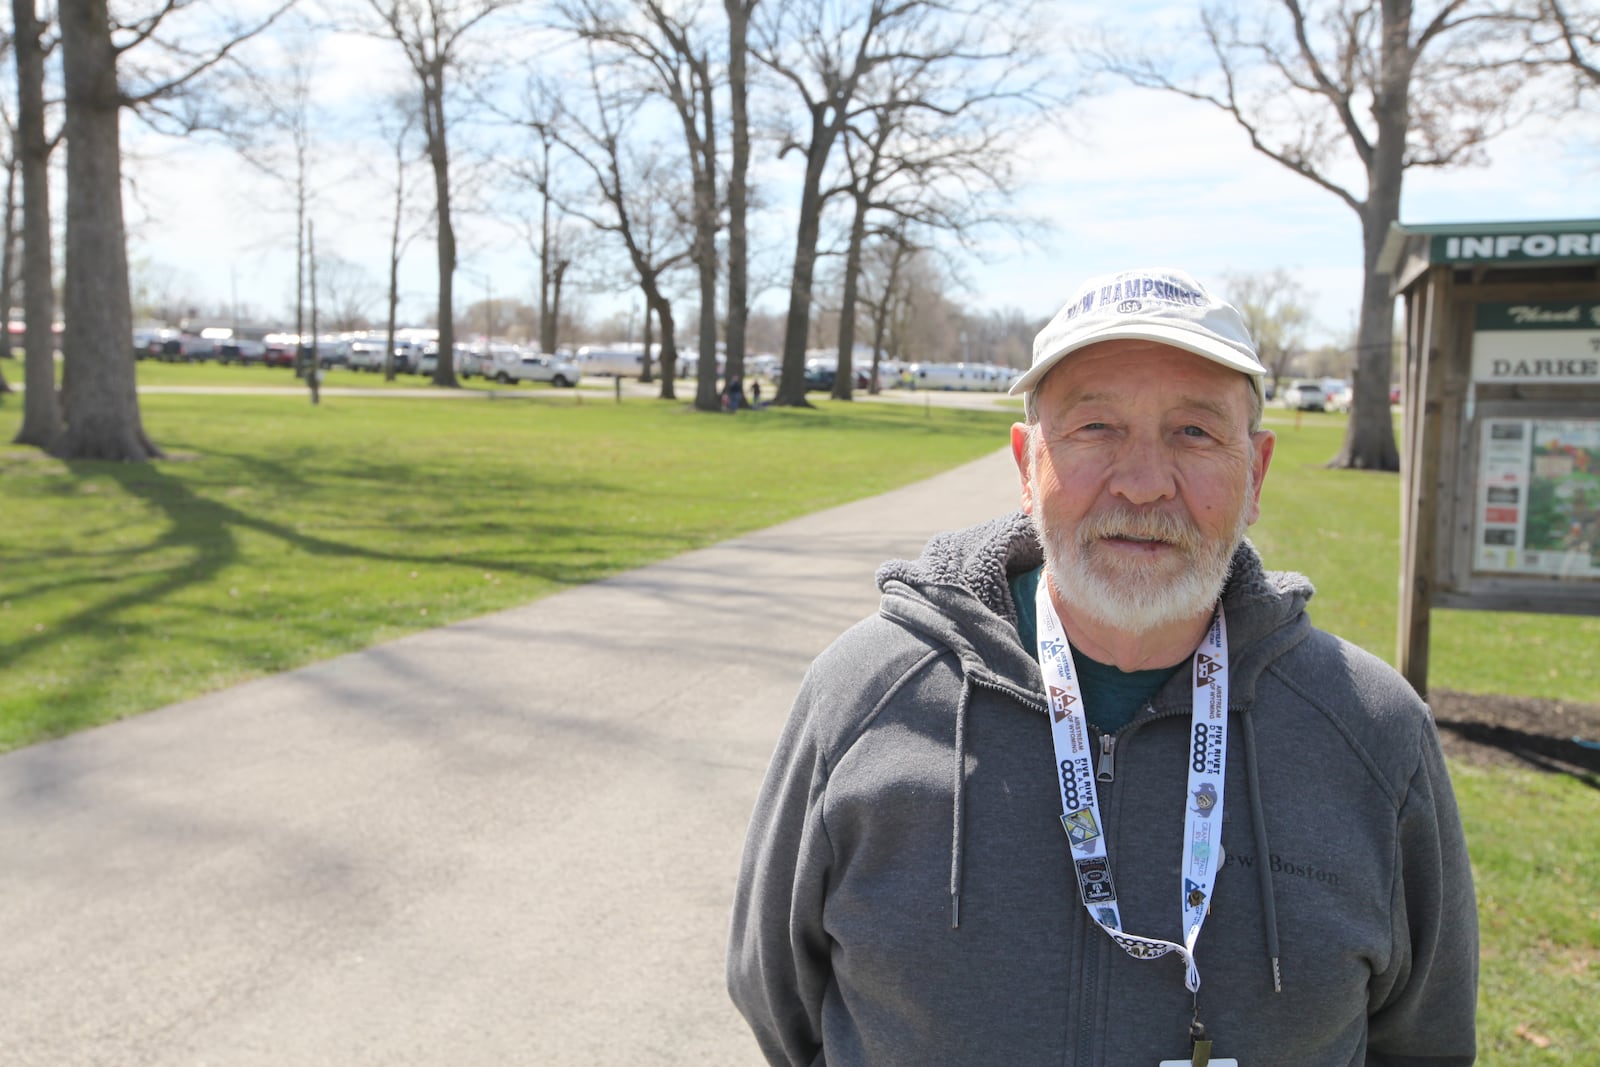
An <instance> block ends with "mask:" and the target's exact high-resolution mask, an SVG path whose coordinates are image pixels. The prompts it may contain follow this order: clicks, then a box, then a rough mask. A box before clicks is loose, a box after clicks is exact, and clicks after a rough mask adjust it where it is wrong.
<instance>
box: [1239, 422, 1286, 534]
mask: <svg viewBox="0 0 1600 1067" xmlns="http://www.w3.org/2000/svg"><path fill="white" fill-rule="evenodd" d="M1277 444H1278V435H1277V434H1275V433H1273V432H1272V431H1271V430H1257V431H1256V432H1255V433H1253V434H1251V435H1250V469H1251V474H1252V475H1253V476H1254V479H1253V480H1254V488H1253V492H1252V493H1251V494H1250V500H1249V501H1248V502H1247V504H1246V506H1247V507H1248V508H1249V509H1250V510H1249V522H1250V524H1251V525H1254V524H1255V522H1256V520H1257V519H1259V518H1261V483H1262V482H1265V481H1266V480H1267V468H1268V467H1270V466H1272V451H1273V449H1274V448H1276V447H1277Z"/></svg>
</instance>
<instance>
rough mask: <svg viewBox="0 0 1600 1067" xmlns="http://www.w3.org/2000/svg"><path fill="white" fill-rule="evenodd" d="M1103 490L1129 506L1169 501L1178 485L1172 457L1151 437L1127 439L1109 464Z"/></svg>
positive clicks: (1174, 494)
mask: <svg viewBox="0 0 1600 1067" xmlns="http://www.w3.org/2000/svg"><path fill="white" fill-rule="evenodd" d="M1107 488H1108V489H1109V490H1110V491H1111V492H1112V493H1113V494H1114V495H1116V496H1119V497H1121V498H1122V499H1123V500H1126V501H1127V502H1128V503H1130V504H1137V505H1143V504H1154V503H1157V502H1159V501H1162V500H1171V499H1172V498H1173V497H1175V496H1176V495H1177V492H1178V485H1177V481H1176V479H1175V478H1174V474H1173V465H1172V457H1171V456H1170V455H1168V453H1167V449H1165V448H1164V447H1162V445H1161V442H1160V441H1159V440H1158V439H1157V438H1156V435H1153V434H1138V435H1134V436H1131V437H1129V438H1128V439H1127V440H1126V441H1124V442H1123V445H1122V447H1121V448H1119V449H1118V450H1117V454H1116V457H1115V458H1114V459H1113V461H1112V465H1111V473H1110V478H1109V479H1108V485H1107Z"/></svg>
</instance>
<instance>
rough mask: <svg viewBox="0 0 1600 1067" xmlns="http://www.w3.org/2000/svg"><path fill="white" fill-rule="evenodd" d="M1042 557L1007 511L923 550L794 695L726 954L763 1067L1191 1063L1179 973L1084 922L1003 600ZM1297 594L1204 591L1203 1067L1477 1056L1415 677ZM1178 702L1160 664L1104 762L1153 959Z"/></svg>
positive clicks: (1114, 835) (1446, 808)
mask: <svg viewBox="0 0 1600 1067" xmlns="http://www.w3.org/2000/svg"><path fill="white" fill-rule="evenodd" d="M1040 561H1041V553H1040V550H1039V545H1038V542H1037V539H1036V538H1035V536H1034V534H1033V532H1032V528H1031V526H1030V524H1029V521H1028V519H1027V517H1026V516H1024V515H1022V514H1020V513H1018V514H1015V515H1012V516H1009V517H1007V518H1004V519H998V520H995V521H993V522H990V523H988V524H985V525H983V526H979V527H976V528H973V529H969V530H965V531H960V532H956V533H951V534H945V535H941V536H940V537H937V538H935V539H934V540H933V541H931V542H930V543H929V544H928V547H927V549H926V551H925V552H924V554H923V556H922V558H921V559H919V560H917V561H915V562H909V561H903V560H902V561H895V562H891V563H888V564H885V565H884V566H883V567H882V568H881V569H880V570H879V572H878V585H879V587H880V588H881V590H882V593H883V599H882V605H881V607H880V609H879V612H878V614H877V615H876V616H874V617H872V618H869V619H866V620H864V621H862V622H861V623H859V624H857V625H856V626H855V627H853V628H851V629H850V630H849V631H848V632H846V633H845V634H844V635H843V636H841V637H840V638H839V639H838V640H837V641H836V642H835V643H834V644H833V645H832V646H831V647H830V648H829V649H828V650H827V651H825V652H824V653H823V654H822V655H821V656H820V657H818V659H817V660H816V662H815V663H814V664H813V665H812V667H811V669H810V671H809V672H808V673H807V675H806V678H805V681H804V683H803V685H802V687H801V691H800V694H799V697H798V699H797V701H796V703H795V707H794V710H793V713H792V715H791V717H790V719H789V722H788V725H787V727H786V728H785V730H784V733H783V736H782V738H781V740H780V741H779V743H778V747H777V751H776V753H775V754H774V756H773V759H772V764H771V766H770V768H769V769H768V772H767V777H766V781H765V784H764V785H763V787H762V790H761V795H760V798H759V800H758V802H757V805H756V809H755V814H754V817H753V818H752V820H751V824H750V828H749V833H748V837H747V839H746V843H745V851H744V859H743V864H742V867H741V870H740V876H739V884H738V888H737V892H736V896H735V901H734V910H733V920H732V938H731V943H730V947H729V954H728V985H729V989H730V991H731V993H732V995H733V999H734V1001H735V1003H736V1004H737V1005H738V1007H739V1010H740V1011H741V1012H743V1013H744V1016H745V1018H746V1019H747V1020H748V1021H749V1023H750V1026H751V1027H752V1028H753V1030H754V1031H755V1035H756V1039H757V1041H758V1042H759V1043H760V1045H761V1048H762V1050H763V1052H764V1053H765V1054H766V1056H767V1058H768V1060H769V1061H771V1062H772V1063H774V1064H796V1065H799V1064H813V1065H814V1064H831V1065H834V1067H847V1065H857V1064H859V1065H871V1067H891V1065H895V1064H906V1065H917V1067H928V1065H933V1064H1005V1065H1018V1064H1020V1065H1031V1064H1049V1065H1061V1067H1088V1065H1096V1067H1155V1065H1156V1064H1157V1063H1158V1062H1160V1061H1161V1060H1164V1059H1180V1058H1185V1057H1187V1056H1188V1055H1189V1049H1190V1044H1189V1024H1190V1021H1191V1018H1192V1017H1193V1014H1194V1007H1195V1004H1194V998H1193V997H1191V995H1190V994H1189V992H1188V991H1187V990H1186V989H1185V988H1184V980H1183V979H1184V972H1183V964H1182V962H1181V961H1180V959H1179V957H1178V956H1177V955H1176V954H1172V955H1168V956H1166V957H1163V958H1161V959H1155V960H1138V959H1134V958H1132V957H1130V956H1128V955H1127V954H1126V953H1124V952H1123V951H1122V950H1121V949H1120V948H1119V947H1117V946H1116V945H1114V944H1113V943H1112V942H1111V940H1110V938H1109V937H1107V936H1106V934H1105V933H1104V932H1103V931H1102V930H1101V929H1100V928H1099V927H1097V926H1095V925H1094V924H1093V923H1092V922H1090V920H1089V918H1088V916H1087V914H1086V913H1085V911H1084V908H1083V906H1082V904H1081V903H1080V901H1079V895H1078V886H1077V880H1076V877H1075V875H1074V873H1073V868H1072V861H1071V856H1070V848H1069V843H1068V840H1067V838H1066V835H1065V834H1064V833H1063V831H1062V825H1061V807H1060V788H1059V783H1058V780H1057V771H1056V767H1055V757H1054V755H1053V750H1052V747H1051V735H1050V727H1049V721H1048V715H1047V714H1046V704H1045V699H1044V694H1043V682H1042V678H1041V675H1040V670H1039V665H1038V663H1037V661H1036V660H1035V658H1034V655H1033V654H1032V653H1031V651H1030V650H1029V649H1026V648H1024V647H1023V645H1022V642H1021V640H1020V639H1019V637H1018V635H1017V628H1016V610H1015V606H1014V605H1013V603H1012V600H1011V594H1010V591H1009V589H1008V587H1007V576H1008V574H1015V573H1018V572H1021V571H1023V570H1027V569H1031V568H1033V567H1037V566H1038V565H1039V564H1040ZM1311 593H1312V590H1311V586H1310V583H1309V582H1307V581H1306V580H1305V579H1304V578H1303V577H1301V576H1299V575H1294V574H1280V573H1268V572H1266V571H1264V570H1263V569H1262V566H1261V561H1260V558H1259V557H1258V556H1257V554H1256V552H1255V550H1254V549H1253V548H1252V547H1251V546H1249V545H1248V544H1245V545H1243V546H1241V547H1240V549H1239V550H1238V552H1237V554H1236V555H1235V557H1234V561H1233V573H1232V576H1231V577H1230V578H1229V580H1228V584H1227V587H1226V589H1225V591H1224V594H1223V606H1224V608H1225V610H1226V615H1227V623H1228V636H1229V660H1230V664H1231V673H1232V677H1231V699H1230V713H1231V716H1232V718H1231V730H1230V734H1229V752H1228V756H1229V759H1228V766H1227V779H1226V782H1227V796H1228V797H1229V801H1230V802H1229V803H1228V804H1227V805H1226V808H1225V814H1224V820H1225V822H1224V826H1223V833H1222V842H1223V847H1224V850H1225V854H1226V857H1225V861H1224V863H1223V866H1222V869H1221V870H1220V872H1219V874H1218V877H1217V882H1216V886H1215V890H1214V893H1213V897H1212V899H1213V905H1212V909H1211V914H1210V917H1209V918H1208V920H1207V922H1206V924H1205V927H1204V930H1203V933H1202V934H1201V936H1200V940H1199V943H1198V945H1197V947H1196V959H1197V961H1198V965H1199V969H1200V975H1201V988H1200V992H1199V1009H1200V1015H1201V1018H1202V1020H1203V1021H1204V1022H1205V1024H1206V1027H1207V1031H1208V1035H1209V1036H1210V1037H1211V1038H1212V1039H1213V1040H1214V1042H1215V1047H1214V1051H1213V1055H1214V1056H1217V1057H1231V1058H1234V1059H1237V1060H1238V1062H1239V1064H1240V1065H1241V1067H1266V1065H1287V1067H1346V1065H1349V1067H1360V1065H1363V1064H1365V1065H1400V1064H1407V1065H1438V1067H1443V1065H1446V1064H1450V1065H1455V1064H1469V1063H1471V1062H1472V1060H1473V1056H1474V1047H1475V1039H1474V1023H1473V1012H1474V1005H1475V1001H1476V989H1477V959H1478V944H1477V915H1476V908H1475V903H1474V897H1473V890H1472V874H1471V870H1470V868H1469V866H1468V862H1467V852H1466V846H1465V842H1464V840H1463V837H1462V831H1461V823H1460V820H1459V817H1458V815H1457V811H1456V805H1455V799H1454V796H1453V794H1452V793H1451V789H1450V782H1449V778H1448V776H1447V774H1446V770H1445V764H1444V759H1443V756H1442V755H1441V753H1440V750H1439V743H1438V736H1437V734H1436V732H1435V729H1434V726H1433V722H1432V719H1431V717H1430V716H1429V713H1428V709H1427V707H1426V706H1425V705H1424V704H1423V703H1422V702H1421V701H1420V700H1418V699H1417V697H1416V695H1415V693H1414V692H1413V691H1412V690H1411V689H1410V687H1409V686H1408V685H1407V684H1406V682H1405V681H1404V679H1402V678H1401V677H1400V676H1399V675H1397V674H1396V673H1395V672H1394V671H1393V670H1391V669H1390V668H1389V667H1388V666H1386V665H1385V664H1384V663H1382V662H1381V661H1380V660H1378V659H1376V658H1375V657H1373V656H1371V655H1369V654H1367V653H1365V652H1363V651H1361V650H1360V649H1358V648H1355V647H1354V646H1352V645H1350V644H1348V643H1346V642H1344V641H1342V640H1340V639H1338V638H1335V637H1333V636H1331V635H1329V634H1326V633H1324V632H1322V631H1319V630H1317V629H1315V628H1314V627H1312V625H1311V623H1310V620H1309V619H1308V618H1307V616H1306V610H1305V604H1306V601H1307V599H1309V598H1310V596H1311ZM1189 706H1190V680H1189V672H1188V671H1178V672H1177V673H1176V675H1175V676H1174V677H1173V678H1172V679H1171V680H1170V681H1169V682H1168V684H1166V685H1165V686H1164V687H1163V688H1162V689H1161V691H1160V692H1159V693H1157V695H1156V697H1155V698H1154V699H1153V700H1152V701H1151V702H1150V703H1149V704H1148V705H1147V706H1146V707H1145V708H1144V709H1143V710H1142V711H1141V712H1140V713H1139V714H1138V715H1137V716H1136V717H1135V718H1134V720H1133V721H1132V722H1130V723H1129V724H1128V725H1127V726H1125V727H1123V728H1122V729H1121V730H1119V731H1117V733H1116V734H1115V735H1114V741H1113V744H1112V751H1111V755H1110V756H1109V758H1102V760H1101V767H1100V771H1101V773H1100V779H1101V780H1100V782H1099V787H1100V810H1101V815H1102V818H1103V820H1104V823H1105V827H1104V829H1105V833H1106V835H1107V847H1108V850H1109V854H1110V859H1111V869H1112V873H1113V877H1114V878H1115V880H1116V885H1117V894H1118V899H1119V903H1120V904H1121V908H1122V916H1123V921H1124V923H1125V924H1126V928H1127V929H1129V930H1130V931H1132V932H1135V933H1139V934H1143V935H1145V936H1149V937H1158V938H1162V939H1165V940H1169V941H1181V940H1182V937H1181V933H1180V915H1179V888H1178V887H1179V860H1180V856H1181V854H1182V852H1181V848H1180V840H1181V838H1182V836H1183V823H1184V809H1185V805H1186V803H1187V797H1186V795H1185V789H1186V767H1187V763H1188V758H1189V749H1190V744H1189V733H1190V719H1189ZM1108 775H1109V778H1108V777H1107V776H1108ZM1275 986H1277V987H1280V988H1275Z"/></svg>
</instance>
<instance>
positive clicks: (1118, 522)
mask: <svg viewBox="0 0 1600 1067" xmlns="http://www.w3.org/2000/svg"><path fill="white" fill-rule="evenodd" d="M1109 537H1121V538H1129V539H1133V540H1140V541H1161V542H1163V543H1165V544H1169V545H1174V546H1176V547H1178V548H1182V549H1187V550H1189V551H1195V550H1196V549H1198V548H1199V546H1200V542H1201V540H1202V538H1201V535H1200V529H1199V527H1197V526H1196V525H1195V523H1194V521H1193V520H1191V519H1189V518H1187V517H1186V516H1183V515H1175V514H1173V513H1171V512H1167V511H1121V510H1118V511H1106V512H1100V513H1098V514H1094V515H1087V516H1085V517H1084V518H1083V520H1082V521H1081V522H1079V523H1078V529H1077V538H1078V543H1079V544H1081V545H1085V546H1088V545H1092V544H1093V543H1094V542H1096V541H1102V540H1105V539H1106V538H1109Z"/></svg>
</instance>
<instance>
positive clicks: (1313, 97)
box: [1099, 0, 1527, 470]
mask: <svg viewBox="0 0 1600 1067" xmlns="http://www.w3.org/2000/svg"><path fill="white" fill-rule="evenodd" d="M1273 9H1275V10H1276V11H1277V16H1276V17H1274V16H1273V15H1272V14H1271V13H1270V12H1269V13H1267V14H1264V15H1263V17H1262V19H1261V21H1260V23H1259V25H1248V26H1247V25H1246V24H1245V22H1244V20H1243V18H1242V17H1241V16H1240V15H1239V14H1238V13H1237V12H1236V11H1233V10H1223V9H1210V10H1207V11H1206V12H1205V13H1204V15H1203V17H1202V27H1203V31H1204V39H1205V41H1206V43H1207V45H1208V46H1209V51H1210V64H1211V65H1212V66H1213V67H1214V71H1215V73H1214V74H1213V75H1212V76H1210V77H1206V76H1202V77H1198V78H1186V77H1179V76H1177V75H1174V74H1173V73H1171V71H1172V64H1170V63H1169V62H1167V61H1165V60H1162V59H1154V58H1151V57H1149V56H1148V55H1142V56H1140V55H1135V56H1132V57H1128V56H1123V55H1117V54H1115V53H1114V52H1113V51H1112V50H1109V49H1107V50H1103V51H1102V53H1101V54H1100V56H1099V59H1100V62H1101V63H1102V64H1103V65H1104V66H1105V67H1106V69H1108V70H1111V71H1114V72H1115V73H1117V74H1120V75H1122V76H1123V77H1125V78H1127V79H1128V80H1129V81H1131V82H1132V83H1133V84H1135V85H1140V86H1146V87H1151V88H1157V89H1163V90H1166V91H1169V92H1174V93H1178V94H1180V95H1182V96H1186V97H1188V98H1190V99H1193V100H1198V101H1202V102H1204V103H1207V104H1210V105H1212V106H1214V107H1217V108H1219V109H1221V110H1222V111H1224V112H1225V113H1227V114H1228V115H1229V116H1231V117H1232V118H1233V120H1234V121H1235V122H1236V123H1237V124H1238V125H1239V127H1240V128H1241V129H1242V130H1244V132H1245V134H1246V135H1247V136H1248V138H1249V141H1250V144H1251V146H1252V147H1253V148H1255V149H1256V151H1258V152H1260V153H1262V154H1263V155H1265V156H1267V157H1268V158H1269V159H1272V160H1274V161H1276V162H1277V163H1279V164H1281V165H1283V166H1284V167H1286V168H1288V169H1289V170H1290V171H1292V172H1293V173H1295V174H1298V175H1300V176H1301V177H1303V178H1305V179H1307V180H1308V181H1311V182H1313V183H1315V184H1316V185H1318V186H1319V187H1321V188H1323V189H1325V190H1327V191H1328V192H1330V193H1332V194H1333V195H1334V196H1336V197H1338V198H1339V200H1340V201H1342V202H1343V203H1344V204H1345V205H1346V206H1347V207H1349V208H1350V209H1351V210H1352V211H1354V212H1355V213H1356V215H1357V217H1358V218H1359V219H1360V221H1361V237H1362V259H1363V266H1364V276H1363V283H1362V294H1361V311H1360V319H1359V326H1358V342H1357V345H1358V355H1357V359H1358V370H1357V374H1356V381H1355V388H1354V403H1353V406H1352V409H1351V416H1350V422H1349V425H1348V427H1347V429H1346V433H1345V439H1344V445H1343V447H1342V448H1341V449H1340V452H1339V454H1338V456H1336V457H1335V458H1334V459H1333V461H1332V463H1331V465H1332V466H1339V467H1357V468H1370V469H1378V470H1395V469H1397V468H1398V466H1399V452H1398V450H1397V449H1396V447H1395V439H1394V426H1393V421H1392V420H1391V418H1390V414H1389V396H1388V389H1389V379H1390V375H1391V371H1392V367H1391V364H1392V361H1393V359H1392V349H1391V343H1390V341H1391V336H1392V334H1393V324H1394V297H1393V295H1392V294H1391V292H1390V279H1389V277H1388V276H1387V275H1384V274H1381V273H1379V271H1378V253H1379V251H1380V250H1381V249H1382V246H1383V240H1384V238H1385V236H1386V235H1387V234H1388V232H1389V227H1390V226H1391V225H1392V224H1393V223H1394V222H1396V221H1397V220H1398V219H1399V214H1400V192H1401V184H1402V181H1403V178H1404V175H1405V172H1406V171H1407V170H1409V169H1410V168H1413V167H1451V166H1459V165H1462V164H1467V163H1472V162H1477V161H1479V160H1481V159H1482V158H1483V155H1484V146H1485V144H1486V143H1487V142H1488V141H1489V140H1490V139H1491V138H1493V137H1494V136H1495V135H1496V134H1498V133H1500V132H1502V131H1503V130H1505V129H1506V128H1508V127H1509V126H1511V125H1513V124H1514V123H1515V122H1516V121H1518V119H1519V118H1520V114H1519V112H1518V110H1517V107H1518V100H1519V95H1520V90H1521V88H1522V87H1523V85H1524V84H1525V83H1526V79H1527V74H1526V72H1525V71H1524V70H1523V69H1522V68H1520V67H1518V66H1517V65H1514V64H1509V65H1508V64H1505V63H1502V62H1499V61H1497V59H1496V58H1495V57H1497V56H1504V55H1505V53H1506V49H1507V48H1508V47H1510V46H1511V44H1512V42H1511V41H1510V40H1509V38H1510V37H1511V36H1512V35H1510V34H1508V33H1507V32H1506V23H1505V17H1506V5H1504V4H1497V3H1494V2H1492V0H1436V2H1435V3H1433V4H1432V6H1431V7H1430V8H1428V9H1427V10H1426V11H1418V10H1416V9H1415V8H1414V6H1413V4H1412V3H1411V2H1410V0H1380V2H1379V3H1370V2H1368V0H1341V2H1340V3H1338V4H1336V5H1333V6H1331V7H1330V8H1329V9H1328V10H1327V11H1325V12H1323V13H1321V14H1320V15H1313V13H1312V12H1311V10H1310V5H1309V4H1308V3H1305V2H1303V0H1278V3H1276V4H1275V5H1273ZM1349 160H1353V161H1354V162H1355V163H1356V164H1357V165H1358V167H1359V172H1360V174H1361V176H1362V179H1363V182H1362V184H1363V185H1364V188H1352V187H1351V185H1350V184H1348V183H1347V182H1345V181H1344V180H1343V179H1342V176H1341V170H1340V164H1341V163H1343V162H1345V161H1349Z"/></svg>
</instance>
